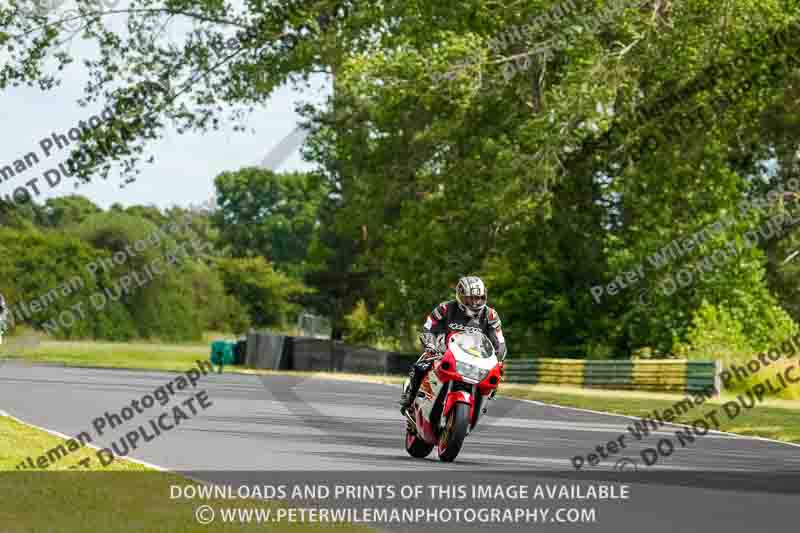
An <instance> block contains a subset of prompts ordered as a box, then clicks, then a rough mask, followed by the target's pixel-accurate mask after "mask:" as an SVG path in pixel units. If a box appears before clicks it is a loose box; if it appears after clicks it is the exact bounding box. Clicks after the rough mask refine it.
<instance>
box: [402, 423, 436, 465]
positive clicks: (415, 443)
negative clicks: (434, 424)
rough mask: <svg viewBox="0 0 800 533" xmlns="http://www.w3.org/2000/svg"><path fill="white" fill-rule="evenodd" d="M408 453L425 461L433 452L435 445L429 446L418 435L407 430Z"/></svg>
mask: <svg viewBox="0 0 800 533" xmlns="http://www.w3.org/2000/svg"><path fill="white" fill-rule="evenodd" d="M406 451H407V452H408V455H410V456H411V457H416V458H417V459H424V458H425V457H428V455H429V454H430V453H431V452H432V451H433V444H428V443H427V442H425V441H424V440H422V439H421V438H420V437H419V436H418V435H417V434H416V433H414V432H412V431H408V430H406Z"/></svg>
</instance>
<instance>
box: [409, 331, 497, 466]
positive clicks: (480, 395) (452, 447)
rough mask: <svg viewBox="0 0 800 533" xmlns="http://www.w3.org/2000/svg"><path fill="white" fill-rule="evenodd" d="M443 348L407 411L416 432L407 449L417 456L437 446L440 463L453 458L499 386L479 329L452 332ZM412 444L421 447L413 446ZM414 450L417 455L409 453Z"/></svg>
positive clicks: (492, 353)
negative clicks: (417, 451) (444, 349)
mask: <svg viewBox="0 0 800 533" xmlns="http://www.w3.org/2000/svg"><path fill="white" fill-rule="evenodd" d="M446 345H447V350H446V351H445V353H444V355H443V356H442V357H441V358H439V359H437V360H436V361H435V362H434V364H433V367H432V369H431V370H430V371H429V372H428V373H427V375H426V376H425V377H424V379H423V381H422V384H421V386H420V389H419V390H420V393H419V394H418V396H417V398H416V399H415V400H414V403H413V405H412V408H411V409H410V410H409V413H410V415H411V416H412V417H413V420H414V422H415V425H416V428H415V430H414V431H411V430H409V432H408V434H407V436H406V449H407V450H408V451H409V453H410V454H412V455H414V456H415V457H420V456H422V457H424V456H425V455H427V453H425V454H424V455H423V453H422V452H424V450H425V445H428V446H430V449H432V448H433V446H437V447H438V449H439V458H440V459H442V460H443V461H452V460H453V459H455V456H456V455H457V454H458V451H459V450H460V448H461V445H462V443H463V438H464V437H466V435H468V434H469V433H470V432H471V431H472V430H473V429H474V428H475V426H476V425H477V423H478V420H480V417H481V415H482V414H483V413H485V411H486V409H485V407H486V404H487V403H488V398H489V396H490V395H491V393H492V391H494V390H495V389H496V388H497V385H498V383H499V382H500V374H501V370H502V363H501V362H499V361H498V359H497V356H496V354H495V350H494V347H493V346H492V343H491V341H489V339H488V338H487V337H486V335H484V334H483V333H482V332H481V331H480V330H478V329H473V328H466V329H465V330H464V331H458V332H453V333H450V334H449V335H448V337H447V342H446ZM459 406H462V407H459ZM462 425H463V426H464V427H460V426H462ZM415 439H417V440H421V441H423V442H416V444H415ZM412 447H414V449H415V450H421V451H420V452H419V453H417V454H415V453H412V449H411V448H412ZM430 449H429V450H428V453H429V452H430Z"/></svg>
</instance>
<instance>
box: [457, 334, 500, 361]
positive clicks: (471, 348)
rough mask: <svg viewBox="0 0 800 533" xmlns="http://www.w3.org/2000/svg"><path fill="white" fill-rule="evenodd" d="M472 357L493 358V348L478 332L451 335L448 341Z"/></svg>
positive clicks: (486, 338)
mask: <svg viewBox="0 0 800 533" xmlns="http://www.w3.org/2000/svg"><path fill="white" fill-rule="evenodd" d="M450 343H451V344H456V345H457V346H458V347H459V348H461V350H463V351H464V352H466V353H468V354H469V355H471V356H473V357H478V358H481V359H489V358H491V357H494V346H493V345H492V342H491V341H490V340H489V338H488V337H486V335H484V334H483V333H480V332H471V331H470V332H467V331H465V332H461V333H457V334H455V335H453V338H452V339H451V341H450Z"/></svg>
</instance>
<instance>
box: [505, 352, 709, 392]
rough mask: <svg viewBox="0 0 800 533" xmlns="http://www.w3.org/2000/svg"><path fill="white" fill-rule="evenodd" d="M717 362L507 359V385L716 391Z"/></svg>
mask: <svg viewBox="0 0 800 533" xmlns="http://www.w3.org/2000/svg"><path fill="white" fill-rule="evenodd" d="M719 371H720V368H719V363H718V362H717V361H689V360H676V359H668V360H641V359H634V360H630V359H625V360H611V361H609V360H602V361H601V360H597V361H595V360H585V359H508V360H506V368H505V380H506V381H507V382H508V383H526V384H536V383H543V384H553V385H577V386H581V387H590V388H601V389H625V390H648V391H665V392H699V391H701V390H708V389H709V388H713V390H714V391H716V392H719V383H718V376H719Z"/></svg>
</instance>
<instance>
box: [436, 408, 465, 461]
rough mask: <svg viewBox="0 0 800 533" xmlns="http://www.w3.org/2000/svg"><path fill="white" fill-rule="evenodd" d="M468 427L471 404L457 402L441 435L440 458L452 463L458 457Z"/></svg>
mask: <svg viewBox="0 0 800 533" xmlns="http://www.w3.org/2000/svg"><path fill="white" fill-rule="evenodd" d="M468 427H469V405H467V404H465V403H457V404H455V405H454V406H453V409H452V410H451V411H450V416H449V417H448V419H447V425H445V427H444V429H443V430H442V434H441V436H440V437H439V459H440V460H441V461H443V462H445V463H450V462H452V461H453V460H454V459H455V458H456V456H457V455H458V452H460V451H461V446H462V445H463V444H464V438H466V436H467V428H468Z"/></svg>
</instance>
